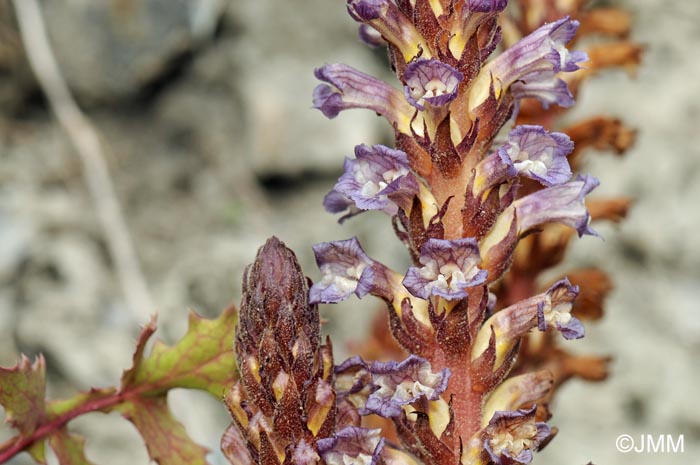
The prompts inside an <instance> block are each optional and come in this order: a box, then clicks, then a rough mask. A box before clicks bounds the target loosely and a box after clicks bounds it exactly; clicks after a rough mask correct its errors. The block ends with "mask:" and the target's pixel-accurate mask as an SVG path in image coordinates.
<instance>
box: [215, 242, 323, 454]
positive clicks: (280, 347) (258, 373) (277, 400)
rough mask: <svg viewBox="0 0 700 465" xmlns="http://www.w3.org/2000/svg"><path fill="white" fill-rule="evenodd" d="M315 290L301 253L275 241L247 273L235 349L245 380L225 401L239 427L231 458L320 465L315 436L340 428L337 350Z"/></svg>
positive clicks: (229, 440)
mask: <svg viewBox="0 0 700 465" xmlns="http://www.w3.org/2000/svg"><path fill="white" fill-rule="evenodd" d="M308 296H309V288H308V285H307V279H306V277H305V276H304V274H303V273H302V271H301V268H300V267H299V264H298V262H297V260H296V256H295V255H294V253H293V252H292V251H291V250H289V249H288V248H286V247H285V245H284V244H283V243H282V242H280V241H279V240H278V239H277V238H275V237H273V238H271V239H269V240H268V241H267V243H266V244H265V245H264V246H263V247H262V248H260V250H259V251H258V255H257V257H256V259H255V262H254V263H253V264H252V265H251V266H249V267H248V268H247V269H246V272H245V276H244V278H243V299H242V303H241V311H240V316H239V318H240V322H239V325H238V327H237V329H236V347H235V349H236V355H237V358H238V362H239V364H240V365H239V366H240V367H241V381H240V382H239V383H238V384H237V385H236V386H234V388H232V389H231V391H230V392H229V393H228V394H227V396H226V399H225V400H226V403H227V405H228V407H229V409H230V411H231V414H232V416H233V418H234V420H235V421H234V425H233V427H234V428H237V432H233V431H232V430H230V431H229V432H228V433H227V434H226V435H225V436H224V438H223V442H222V449H223V450H224V452H225V453H226V455H227V457H229V458H230V459H231V461H232V463H235V464H238V463H240V461H241V460H244V459H245V460H244V461H246V460H247V458H248V457H250V460H251V461H252V463H260V464H271V465H274V464H284V463H292V462H293V463H309V464H311V463H317V462H318V459H319V456H318V451H317V449H316V443H315V441H316V438H317V437H319V436H320V437H325V436H328V435H330V434H331V433H332V432H333V431H334V428H335V411H336V407H335V403H336V402H335V391H334V389H333V386H332V383H333V370H332V366H333V360H332V352H331V348H330V343H328V344H327V345H324V346H321V345H320V323H319V315H318V309H317V307H316V306H315V305H311V304H309V297H308ZM244 441H245V443H246V444H247V446H246V449H247V453H246V452H244V451H242V450H241V443H243V442H244ZM290 454H291V455H290ZM290 460H291V461H292V462H290Z"/></svg>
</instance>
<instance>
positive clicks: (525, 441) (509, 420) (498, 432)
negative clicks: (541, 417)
mask: <svg viewBox="0 0 700 465" xmlns="http://www.w3.org/2000/svg"><path fill="white" fill-rule="evenodd" d="M536 411H537V407H536V406H533V407H532V408H531V409H530V410H526V409H521V410H515V411H498V412H496V413H495V414H494V415H493V417H492V418H491V421H489V424H488V426H486V428H485V430H484V433H485V434H484V436H485V439H484V449H486V452H488V454H489V456H490V457H491V460H493V462H494V463H495V464H496V465H514V464H523V465H525V464H528V463H530V462H532V451H533V450H534V451H536V450H539V448H540V445H541V444H542V443H543V442H544V441H545V440H546V439H547V438H549V437H550V436H551V435H552V431H551V430H550V428H549V426H547V424H546V423H544V422H536V421H535V412H536Z"/></svg>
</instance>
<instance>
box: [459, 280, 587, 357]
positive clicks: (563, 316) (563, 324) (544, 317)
mask: <svg viewBox="0 0 700 465" xmlns="http://www.w3.org/2000/svg"><path fill="white" fill-rule="evenodd" d="M577 295H578V287H576V286H571V285H570V283H569V281H568V280H562V281H559V282H557V283H555V284H554V285H553V286H552V287H550V288H549V289H548V290H547V291H546V292H543V293H541V294H537V295H534V296H532V297H530V298H528V299H524V300H521V301H519V302H516V303H514V304H513V305H510V306H508V307H506V308H504V309H502V310H500V311H498V312H496V313H495V314H494V315H493V316H491V317H490V318H489V319H488V320H487V321H486V322H485V323H484V324H483V326H482V327H481V329H480V330H479V332H478V333H477V335H476V339H475V341H474V345H473V346H472V359H476V358H478V357H479V356H481V355H482V354H483V353H484V352H485V351H486V350H487V349H488V348H489V346H490V344H491V336H492V334H493V335H494V336H495V337H496V339H495V343H496V347H495V350H496V353H495V355H496V366H498V365H500V363H501V362H502V361H503V360H504V357H506V356H507V355H508V353H509V351H510V350H511V349H512V348H513V347H514V346H515V344H516V343H517V342H518V341H519V340H520V338H521V337H523V336H524V335H525V334H527V333H528V332H529V331H530V330H532V329H534V328H538V329H539V330H541V331H544V330H546V329H547V326H548V325H554V326H555V327H556V328H557V329H558V330H559V331H560V332H561V334H562V336H563V337H564V338H565V339H577V338H581V337H583V326H582V325H581V322H580V321H578V320H577V319H576V318H573V317H572V316H571V308H572V307H573V302H574V300H575V299H576V296H577Z"/></svg>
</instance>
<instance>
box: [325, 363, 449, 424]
mask: <svg viewBox="0 0 700 465" xmlns="http://www.w3.org/2000/svg"><path fill="white" fill-rule="evenodd" d="M346 371H347V372H356V371H359V373H357V374H356V375H355V379H356V380H357V381H358V382H359V383H358V382H356V383H355V384H354V385H353V386H352V388H351V391H350V392H349V393H354V392H359V391H361V390H363V389H364V388H365V387H366V386H365V385H364V384H363V383H367V385H368V386H369V387H370V393H369V396H368V397H367V399H366V400H365V403H364V407H361V408H360V409H359V412H360V414H361V415H369V414H372V413H374V414H376V415H379V416H381V417H384V418H391V417H397V416H400V415H401V412H403V407H404V406H405V405H409V404H412V403H413V402H416V401H417V400H418V399H420V398H421V397H425V398H426V399H428V400H438V399H439V398H440V395H441V394H442V393H443V392H445V390H446V389H447V384H448V381H449V379H450V370H449V369H448V368H444V369H443V370H441V371H440V372H438V373H433V372H432V370H431V366H430V363H429V362H428V361H427V360H425V359H423V358H421V357H418V356H415V355H410V356H409V357H408V358H407V359H405V360H403V361H402V362H386V363H384V362H373V363H371V364H368V363H366V362H365V361H364V360H362V359H361V358H360V357H357V356H356V357H353V358H351V359H348V360H346V361H345V362H343V363H342V364H341V365H339V366H338V367H337V368H336V372H337V373H340V374H342V373H343V372H346ZM366 373H369V376H366ZM340 395H341V396H342V395H343V393H340Z"/></svg>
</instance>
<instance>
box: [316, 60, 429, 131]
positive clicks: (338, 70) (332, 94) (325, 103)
mask: <svg viewBox="0 0 700 465" xmlns="http://www.w3.org/2000/svg"><path fill="white" fill-rule="evenodd" d="M314 75H315V76H316V77H317V78H318V79H320V80H321V81H323V82H326V83H328V84H319V85H318V86H317V87H316V89H314V95H313V105H314V108H317V109H319V110H321V112H322V113H323V114H324V115H325V116H326V117H328V118H335V117H336V116H338V113H340V112H341V111H343V110H349V109H352V108H366V109H369V110H372V111H374V112H376V113H378V114H380V115H382V116H383V117H385V118H386V119H387V120H388V121H389V122H390V123H391V124H392V125H395V126H396V128H397V129H398V130H399V131H400V132H403V133H406V134H410V124H411V119H412V118H413V115H414V114H415V112H416V110H415V109H414V108H413V107H412V106H411V105H409V103H408V102H407V101H406V98H405V97H404V96H403V94H402V93H401V92H400V91H398V90H396V89H394V88H393V87H391V86H390V85H389V84H387V83H385V82H384V81H380V80H379V79H377V78H375V77H372V76H370V75H368V74H365V73H362V72H360V71H358V70H356V69H354V68H352V67H350V66H347V65H344V64H340V63H337V64H332V65H325V66H323V67H321V68H317V69H316V70H315V71H314Z"/></svg>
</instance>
